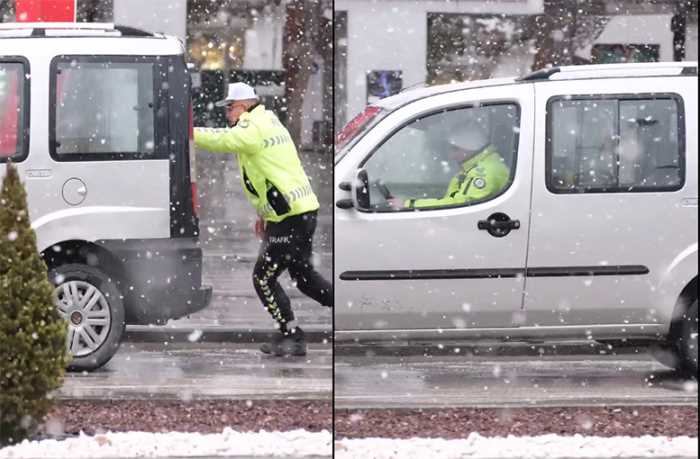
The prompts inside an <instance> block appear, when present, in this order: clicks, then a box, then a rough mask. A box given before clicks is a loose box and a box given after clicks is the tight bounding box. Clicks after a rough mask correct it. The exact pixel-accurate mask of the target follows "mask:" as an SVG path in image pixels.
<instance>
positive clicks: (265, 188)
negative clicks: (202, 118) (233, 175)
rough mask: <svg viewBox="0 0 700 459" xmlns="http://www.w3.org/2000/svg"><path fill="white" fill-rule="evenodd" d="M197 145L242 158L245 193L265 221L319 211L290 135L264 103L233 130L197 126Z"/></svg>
mask: <svg viewBox="0 0 700 459" xmlns="http://www.w3.org/2000/svg"><path fill="white" fill-rule="evenodd" d="M194 142H195V145H196V146H197V147H199V148H202V149H204V150H208V151H211V152H216V153H235V154H236V156H237V158H238V167H239V169H240V172H241V184H242V185H243V190H244V192H245V195H246V197H247V198H248V200H249V201H250V203H251V204H252V205H253V207H254V208H255V210H256V211H257V213H258V215H260V216H261V217H262V218H263V219H264V220H265V221H270V222H280V221H282V220H284V219H285V218H286V217H289V216H292V215H299V214H302V213H305V212H310V211H313V210H317V209H318V208H319V204H318V199H317V198H316V195H315V194H314V192H313V190H312V189H311V184H310V183H309V178H308V177H307V176H306V173H305V172H304V168H303V167H302V165H301V161H300V160H299V155H298V154H297V149H296V147H295V146H294V142H293V141H292V138H291V136H290V135H289V131H287V129H286V128H285V127H284V126H283V125H282V123H280V121H279V119H278V118H277V116H276V115H275V114H274V113H273V112H271V111H269V110H266V109H265V106H264V105H257V106H255V107H254V108H253V109H252V110H249V111H247V112H245V113H243V114H242V115H241V117H240V118H239V120H238V123H237V124H236V125H235V126H234V127H232V128H227V129H208V128H196V129H195V130H194Z"/></svg>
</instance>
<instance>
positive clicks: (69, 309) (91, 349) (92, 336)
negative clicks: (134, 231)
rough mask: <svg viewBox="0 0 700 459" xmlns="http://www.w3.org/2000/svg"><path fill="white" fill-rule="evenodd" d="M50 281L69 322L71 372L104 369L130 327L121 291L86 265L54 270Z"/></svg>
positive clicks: (58, 306)
mask: <svg viewBox="0 0 700 459" xmlns="http://www.w3.org/2000/svg"><path fill="white" fill-rule="evenodd" d="M49 279H50V280H51V282H52V283H53V285H54V286H55V289H54V292H53V302H54V305H55V306H56V307H57V308H58V311H59V313H60V314H61V316H62V317H63V318H64V319H66V320H67V321H68V336H67V338H66V347H67V349H68V352H69V353H70V354H71V355H72V360H71V361H70V362H69V364H68V367H67V368H68V370H69V371H92V370H95V369H97V368H100V367H101V366H103V365H104V364H105V363H107V362H108V361H109V360H110V359H111V358H112V357H113V356H114V354H115V353H116V352H117V350H118V349H119V344H120V343H121V339H122V335H123V334H124V329H125V327H126V321H125V312H124V303H123V301H122V296H121V294H120V292H119V289H117V287H116V285H115V284H114V282H113V281H112V280H111V279H110V278H109V276H107V275H106V274H105V273H104V272H102V271H100V270H99V269H97V268H94V267H92V266H88V265H83V264H67V265H63V266H59V267H58V268H56V269H52V270H51V271H50V273H49Z"/></svg>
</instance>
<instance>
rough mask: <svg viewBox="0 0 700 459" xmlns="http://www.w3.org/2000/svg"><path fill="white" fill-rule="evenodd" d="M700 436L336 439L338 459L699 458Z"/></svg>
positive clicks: (472, 435)
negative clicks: (699, 438)
mask: <svg viewBox="0 0 700 459" xmlns="http://www.w3.org/2000/svg"><path fill="white" fill-rule="evenodd" d="M697 442H698V439H697V438H689V437H652V436H643V437H611V438H604V437H584V436H581V435H574V436H559V435H542V436H537V437H514V436H509V437H506V438H503V437H482V436H481V435H479V434H476V433H472V434H470V435H469V437H468V438H466V439H464V440H444V439H435V438H411V439H408V440H392V439H386V438H362V439H345V440H340V441H336V443H335V458H336V459H369V458H372V459H390V458H391V459H393V458H396V459H398V458H401V459H414V458H415V459H423V458H427V457H435V458H437V457H439V458H441V459H449V458H482V459H486V458H489V459H500V458H509V459H510V458H513V459H515V458H518V459H521V458H528V459H555V458H567V459H574V458H587V459H597V458H601V459H602V458H605V459H608V458H645V457H649V458H697V457H698V443H697Z"/></svg>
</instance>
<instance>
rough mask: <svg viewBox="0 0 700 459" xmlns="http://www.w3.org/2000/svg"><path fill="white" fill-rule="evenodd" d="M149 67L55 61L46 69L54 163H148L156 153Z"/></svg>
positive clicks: (107, 60) (155, 94) (65, 59)
mask: <svg viewBox="0 0 700 459" xmlns="http://www.w3.org/2000/svg"><path fill="white" fill-rule="evenodd" d="M155 72H156V69H155V64H154V62H138V61H135V59H131V61H128V60H127V59H125V58H122V59H115V58H110V57H105V58H100V59H99V60H98V59H97V58H82V57H68V56H61V57H59V58H56V59H54V62H53V64H52V81H51V84H52V98H53V102H54V103H53V107H52V110H53V113H52V123H51V134H52V139H51V140H52V142H51V154H52V156H53V157H55V158H56V159H57V160H59V161H60V160H64V161H65V160H68V161H70V160H89V159H97V160H99V159H136V158H143V159H148V158H149V157H153V156H154V153H155V151H156V135H155V131H156V129H155V126H156V107H157V106H158V101H157V100H156V98H157V97H158V92H157V91H156V84H155V79H154V73H155Z"/></svg>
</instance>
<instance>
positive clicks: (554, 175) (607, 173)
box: [546, 95, 685, 193]
mask: <svg viewBox="0 0 700 459" xmlns="http://www.w3.org/2000/svg"><path fill="white" fill-rule="evenodd" d="M547 118H548V121H547V171H546V172H547V188H548V189H549V190H550V191H552V192H554V193H589V192H635V191H672V190H678V189H680V188H681V187H682V186H683V182H684V174H685V170H684V157H683V131H682V129H683V121H682V120H683V113H682V103H681V101H680V98H679V97H678V96H675V95H669V96H654V97H644V96H630V97H626V96H615V97H608V96H604V97H600V98H591V97H586V98H580V99H579V98H577V97H573V98H570V97H567V98H556V99H550V101H549V103H548V110H547Z"/></svg>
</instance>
